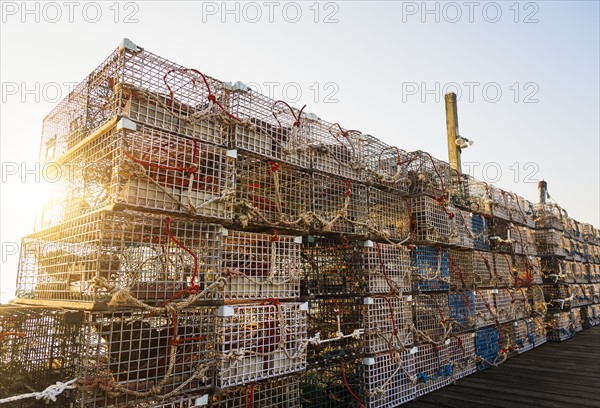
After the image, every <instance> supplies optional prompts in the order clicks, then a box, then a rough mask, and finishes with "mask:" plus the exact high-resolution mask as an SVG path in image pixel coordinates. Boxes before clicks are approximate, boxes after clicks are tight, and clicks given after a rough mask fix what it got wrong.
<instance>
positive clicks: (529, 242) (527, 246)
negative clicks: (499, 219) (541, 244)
mask: <svg viewBox="0 0 600 408" xmlns="http://www.w3.org/2000/svg"><path fill="white" fill-rule="evenodd" d="M534 232H535V231H534V230H533V229H531V228H528V227H521V226H518V225H515V224H511V226H510V239H511V240H512V241H513V251H514V253H515V254H519V255H527V256H536V255H537V251H536V243H535V237H534Z"/></svg>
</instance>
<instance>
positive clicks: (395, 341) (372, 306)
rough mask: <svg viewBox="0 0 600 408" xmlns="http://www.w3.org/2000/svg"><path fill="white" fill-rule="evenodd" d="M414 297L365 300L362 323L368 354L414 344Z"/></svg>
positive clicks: (377, 297)
mask: <svg viewBox="0 0 600 408" xmlns="http://www.w3.org/2000/svg"><path fill="white" fill-rule="evenodd" d="M411 299H412V298H411V297H410V296H408V297H407V296H390V297H388V296H385V295H380V296H376V297H367V298H364V299H363V303H364V307H363V313H362V319H363V320H362V325H361V326H362V328H363V329H364V340H363V343H364V351H365V353H369V354H376V353H380V352H386V351H389V352H393V351H394V350H400V351H402V350H404V349H405V348H406V347H408V346H411V345H412V343H413V334H412V332H411V331H410V325H411V324H412V308H411V304H410V300H411Z"/></svg>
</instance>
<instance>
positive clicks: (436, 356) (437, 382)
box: [415, 344, 452, 397]
mask: <svg viewBox="0 0 600 408" xmlns="http://www.w3.org/2000/svg"><path fill="white" fill-rule="evenodd" d="M415 369H416V372H417V385H416V396H417V397H420V396H421V395H425V394H428V393H430V392H432V391H435V390H437V389H439V388H442V387H445V386H446V385H448V384H450V382H451V381H452V364H451V363H450V361H449V356H448V347H447V346H446V345H443V346H437V345H435V344H424V345H422V346H419V347H418V351H417V352H416V353H415Z"/></svg>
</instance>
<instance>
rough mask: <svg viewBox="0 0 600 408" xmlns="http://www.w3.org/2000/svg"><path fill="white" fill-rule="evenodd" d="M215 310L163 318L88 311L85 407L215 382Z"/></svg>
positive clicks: (81, 378)
mask: <svg viewBox="0 0 600 408" xmlns="http://www.w3.org/2000/svg"><path fill="white" fill-rule="evenodd" d="M214 346H215V308H214V307H196V308H189V309H185V310H181V311H178V312H176V313H174V314H166V315H163V316H159V315H156V314H154V315H152V314H149V313H147V312H143V311H130V312H116V311H115V312H85V313H84V323H83V330H82V334H81V348H82V351H81V357H80V360H79V361H80V363H79V369H78V382H79V384H80V391H79V394H80V395H79V398H78V399H79V401H80V406H81V407H86V408H87V407H108V406H131V404H133V402H134V401H139V400H143V399H149V398H154V397H158V396H161V397H164V398H168V397H171V396H176V395H179V394H190V393H192V392H195V391H199V390H203V389H207V387H209V386H211V385H212V375H213V369H214V354H213V353H214Z"/></svg>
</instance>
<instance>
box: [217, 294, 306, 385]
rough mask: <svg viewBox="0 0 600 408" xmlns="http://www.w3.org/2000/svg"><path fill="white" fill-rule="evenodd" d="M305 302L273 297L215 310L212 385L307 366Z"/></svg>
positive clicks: (281, 373) (260, 377)
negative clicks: (214, 367) (215, 357)
mask: <svg viewBox="0 0 600 408" xmlns="http://www.w3.org/2000/svg"><path fill="white" fill-rule="evenodd" d="M307 309H308V307H307V305H306V304H303V303H297V302H292V303H280V302H279V301H277V300H276V299H272V300H268V301H263V302H260V303H255V304H243V305H231V306H222V307H221V308H220V309H219V311H218V312H217V314H218V316H219V319H218V321H217V329H216V332H217V339H216V344H215V352H216V354H217V369H216V378H215V383H216V384H215V385H216V386H217V387H219V388H226V387H231V386H235V385H241V384H247V383H249V382H255V381H260V380H265V379H268V378H272V377H276V376H281V375H285V374H290V373H294V372H298V371H301V370H303V369H305V368H306V359H307V352H306V348H307V345H308V338H307V329H308V325H307Z"/></svg>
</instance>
